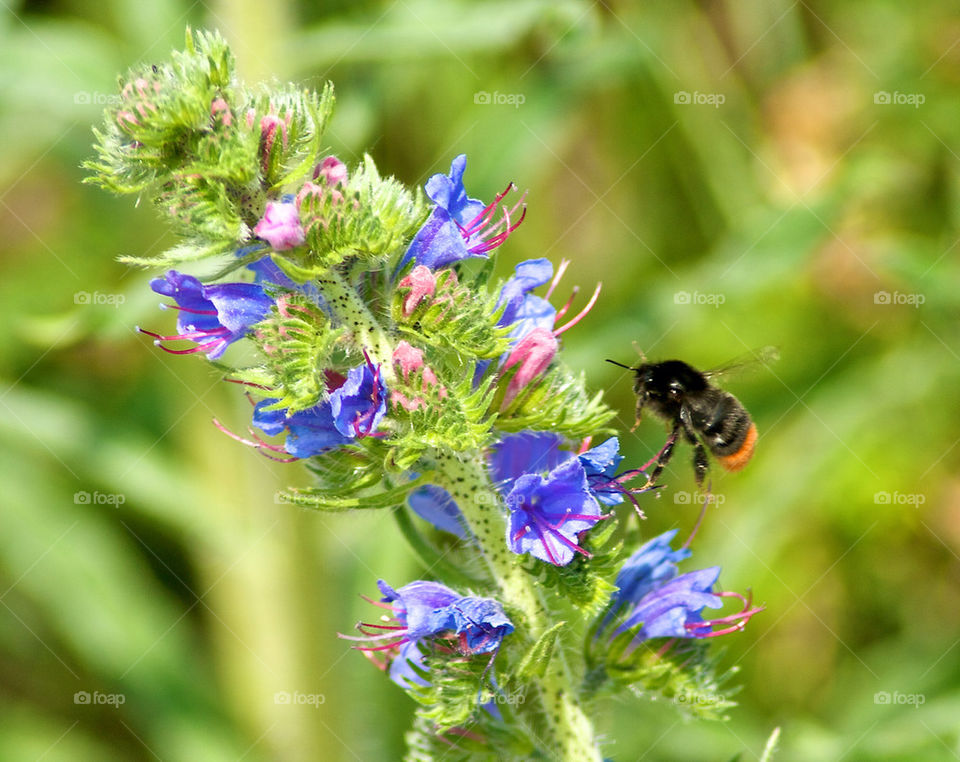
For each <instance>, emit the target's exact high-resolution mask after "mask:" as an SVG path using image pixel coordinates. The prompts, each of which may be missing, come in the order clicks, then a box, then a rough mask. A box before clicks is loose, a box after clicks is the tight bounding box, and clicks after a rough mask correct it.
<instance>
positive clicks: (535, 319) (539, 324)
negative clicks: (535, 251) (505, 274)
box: [497, 258, 557, 341]
mask: <svg viewBox="0 0 960 762" xmlns="http://www.w3.org/2000/svg"><path fill="white" fill-rule="evenodd" d="M552 277H553V265H552V264H551V262H550V260H549V259H543V258H540V259H527V260H525V261H523V262H521V263H520V264H518V265H517V266H516V267H515V268H514V274H513V275H511V276H510V278H509V279H508V280H507V282H506V283H504V284H503V287H502V288H501V289H500V299H499V300H498V302H497V306H498V307H499V306H500V305H502V304H506V307H504V310H503V314H502V315H501V316H500V320H499V321H498V325H504V326H505V325H513V326H514V329H513V331H512V332H511V334H510V335H511V337H512V338H513V339H514V340H515V341H519V340H520V339H522V338H523V337H524V336H526V335H527V334H528V333H530V331H532V330H533V329H534V328H545V329H547V330H548V331H553V323H554V321H555V320H556V317H557V311H556V310H555V309H554V308H553V305H552V304H550V302H548V301H547V300H546V299H544V298H542V297H539V296H537V295H536V294H532V293H530V292H531V291H533V289H535V288H539V287H540V286H543V285H545V284H547V283H549V282H550V279H551V278H552Z"/></svg>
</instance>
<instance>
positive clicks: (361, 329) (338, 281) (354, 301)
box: [317, 270, 393, 378]
mask: <svg viewBox="0 0 960 762" xmlns="http://www.w3.org/2000/svg"><path fill="white" fill-rule="evenodd" d="M317 285H318V286H319V287H320V291H321V293H322V294H323V298H324V300H325V301H326V304H327V307H328V308H329V309H330V311H331V312H332V313H333V314H334V315H335V316H336V318H337V320H339V321H340V323H342V324H343V325H344V326H345V327H346V329H347V331H349V332H350V333H351V334H352V335H353V338H354V342H353V343H354V345H356V346H359V347H363V348H364V349H366V350H367V352H368V353H369V354H370V359H371V360H373V361H374V362H380V363H382V372H383V374H384V376H385V377H386V378H390V377H391V376H392V375H393V369H392V367H391V363H390V358H391V356H392V354H393V347H392V345H391V343H390V340H389V338H388V337H387V335H386V334H385V333H384V331H383V329H382V328H381V327H380V324H379V323H378V322H377V319H376V318H375V317H374V316H373V314H372V313H371V312H370V310H369V309H368V308H367V305H366V304H364V302H363V300H361V299H360V295H359V294H358V293H357V292H356V290H355V289H354V288H353V287H352V286H351V285H350V284H349V283H347V282H346V281H345V280H344V279H343V278H342V277H341V276H340V275H339V274H337V273H336V272H335V271H334V270H328V271H326V272H324V273H323V274H322V275H319V276H318V277H317Z"/></svg>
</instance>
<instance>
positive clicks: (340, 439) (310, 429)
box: [253, 363, 387, 458]
mask: <svg viewBox="0 0 960 762" xmlns="http://www.w3.org/2000/svg"><path fill="white" fill-rule="evenodd" d="M331 375H332V374H328V377H330V376H331ZM340 378H342V376H341V377H340ZM276 403H277V400H276V399H265V400H261V401H260V402H259V403H257V405H256V407H255V408H254V409H253V425H254V426H256V427H257V428H258V429H260V430H261V431H262V432H263V433H265V434H267V435H268V436H276V435H277V434H281V433H282V432H284V431H286V432H288V433H287V438H286V441H285V443H284V446H283V449H284V450H285V451H286V452H288V453H289V454H290V455H292V456H293V457H295V458H309V457H311V456H312V455H317V454H318V453H321V452H323V451H324V450H329V449H330V448H332V447H339V446H340V445H344V444H349V443H350V442H352V441H353V440H354V439H358V438H361V437H365V436H368V435H369V434H371V433H373V432H374V431H376V429H377V427H378V426H379V425H380V421H381V420H382V419H383V416H384V415H385V414H386V410H387V387H386V385H385V384H384V383H383V381H382V380H381V379H380V370H379V367H374V366H372V365H371V364H370V363H365V364H364V365H359V366H357V367H356V368H352V369H351V370H350V371H349V372H348V373H347V377H346V379H345V380H344V381H343V383H342V384H341V385H339V386H338V387H336V388H335V389H333V390H332V391H331V392H330V397H329V399H327V400H324V401H322V402H318V403H317V404H316V405H314V406H313V407H310V408H307V409H306V410H299V411H297V412H295V413H293V414H290V415H288V413H287V410H285V409H283V408H276V409H271V406H272V405H275V404H276Z"/></svg>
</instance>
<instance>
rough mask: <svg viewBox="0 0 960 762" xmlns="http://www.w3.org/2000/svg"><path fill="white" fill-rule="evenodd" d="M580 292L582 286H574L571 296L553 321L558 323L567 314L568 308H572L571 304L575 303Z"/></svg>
mask: <svg viewBox="0 0 960 762" xmlns="http://www.w3.org/2000/svg"><path fill="white" fill-rule="evenodd" d="M579 293H580V286H574V287H573V290H572V291H571V292H570V298H569V299H567V303H566V304H564V305H563V306H562V307H561V308H560V309H559V310H557V315H556V317H554V319H553V322H554V323H556V322H557V321H558V320H560V318H562V317H563V316H564V315H566V314H567V310H568V309H570V305H571V304H573V300H574V299H576V298H577V294H579Z"/></svg>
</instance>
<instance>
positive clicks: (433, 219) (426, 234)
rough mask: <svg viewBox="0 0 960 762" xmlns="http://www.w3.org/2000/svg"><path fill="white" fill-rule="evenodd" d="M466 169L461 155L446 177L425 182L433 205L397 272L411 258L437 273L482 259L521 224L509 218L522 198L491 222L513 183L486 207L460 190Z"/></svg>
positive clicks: (440, 175)
mask: <svg viewBox="0 0 960 762" xmlns="http://www.w3.org/2000/svg"><path fill="white" fill-rule="evenodd" d="M466 167H467V157H466V155H464V154H461V155H460V156H457V157H456V158H455V159H454V160H453V162H452V163H451V164H450V174H449V175H443V174H437V175H434V176H433V177H431V178H430V179H429V180H428V181H427V184H426V186H425V188H426V191H427V196H428V197H429V198H430V200H432V201H433V202H434V203H435V204H436V206H435V207H434V209H433V212H432V213H431V214H430V217H429V218H428V219H427V221H426V222H425V223H424V224H423V227H421V228H420V230H419V231H418V232H417V234H416V235H415V236H414V238H413V241H411V243H410V247H409V248H408V249H407V251H406V253H405V254H404V255H403V258H402V259H401V260H400V264H399V265H398V266H397V270H398V271H399V270H401V269H403V267H404V266H406V264H407V263H408V262H409V261H410V260H411V259H412V260H414V261H415V262H416V264H418V265H425V266H426V267H429V268H430V269H431V270H436V269H438V268H441V267H446V266H447V265H450V264H453V263H454V262H459V261H460V260H461V259H467V258H469V257H484V256H486V255H487V252H489V251H491V250H492V249H495V248H496V247H497V246H499V245H500V244H501V243H503V242H504V241H505V240H506V238H507V236H508V235H510V233H512V232H513V231H514V230H515V229H516V227H517V225H519V224H520V223H521V222H523V215H521V216H520V219H518V220H517V221H516V222H515V223H512V224H511V222H510V215H511V214H512V213H513V212H514V211H516V209H517V206H519V204H520V203H522V199H521V202H518V204H517V205H516V206H514V208H513V209H512V210H511V211H510V212H506V211H505V212H504V216H503V218H502V219H501V220H500V221H498V222H494V221H493V220H494V217H495V216H496V207H497V204H498V203H500V201H501V199H502V198H503V197H504V196H505V195H506V194H507V193H508V192H509V191H510V190H511V188H512V187H513V186H512V184H511V185H510V186H508V187H507V190H505V191H504V192H503V193H501V194H500V195H498V196H497V197H496V198H495V199H494V201H493V203H491V204H489V205H484V203H483V202H482V201H479V200H477V199H475V198H470V197H469V196H467V191H466V189H465V188H464V187H463V172H464V170H465V169H466ZM524 214H526V208H524Z"/></svg>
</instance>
